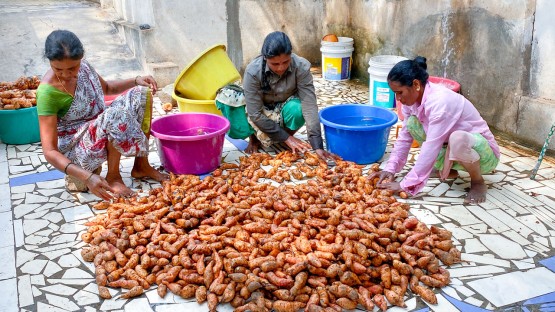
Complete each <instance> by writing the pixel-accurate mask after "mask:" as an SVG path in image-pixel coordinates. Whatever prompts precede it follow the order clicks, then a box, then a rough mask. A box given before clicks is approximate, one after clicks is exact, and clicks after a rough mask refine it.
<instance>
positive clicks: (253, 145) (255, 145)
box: [245, 134, 260, 154]
mask: <svg viewBox="0 0 555 312" xmlns="http://www.w3.org/2000/svg"><path fill="white" fill-rule="evenodd" d="M259 148H260V140H258V138H257V137H256V135H254V134H251V136H250V137H249V145H247V148H246V149H245V153H247V154H253V153H257V152H258V149H259Z"/></svg>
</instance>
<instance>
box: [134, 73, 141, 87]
mask: <svg viewBox="0 0 555 312" xmlns="http://www.w3.org/2000/svg"><path fill="white" fill-rule="evenodd" d="M139 77H141V75H137V77H135V86H138V84H137V78H139Z"/></svg>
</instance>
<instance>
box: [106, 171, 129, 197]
mask: <svg viewBox="0 0 555 312" xmlns="http://www.w3.org/2000/svg"><path fill="white" fill-rule="evenodd" d="M106 181H107V182H108V184H110V187H112V189H113V190H114V195H115V196H123V197H129V196H132V195H133V194H134V192H133V191H132V190H131V189H130V188H128V187H127V185H125V183H123V179H122V178H121V176H120V175H106Z"/></svg>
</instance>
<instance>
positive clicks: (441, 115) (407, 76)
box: [370, 56, 499, 204]
mask: <svg viewBox="0 0 555 312" xmlns="http://www.w3.org/2000/svg"><path fill="white" fill-rule="evenodd" d="M426 68H427V65H426V58H424V57H421V56H418V57H416V58H415V59H414V60H405V61H401V62H399V63H398V64H397V65H395V66H394V67H393V68H392V69H391V71H390V72H389V75H388V76H387V80H388V83H389V87H390V88H391V90H393V92H395V96H396V98H397V99H398V100H399V101H400V102H401V103H403V114H404V116H408V117H407V118H405V120H404V123H403V128H402V129H401V131H400V132H399V136H398V138H397V141H396V142H395V146H394V148H393V151H392V152H391V156H390V158H389V160H388V162H387V164H386V166H385V168H384V170H383V171H380V172H376V173H374V174H372V175H371V176H370V178H373V177H376V176H378V177H379V182H378V187H380V188H386V189H390V190H393V191H396V192H398V191H405V192H407V193H409V194H410V195H416V194H417V193H418V192H420V191H421V190H422V189H423V188H424V186H425V185H426V182H427V181H428V178H429V177H430V175H431V174H432V172H433V171H437V173H438V174H439V177H440V178H441V179H442V180H443V179H446V178H448V177H454V176H456V175H457V172H456V170H465V171H467V172H468V173H469V174H470V190H469V192H468V194H467V196H466V198H465V203H473V204H474V203H481V202H484V201H485V200H486V193H487V186H486V184H485V183H484V178H483V177H482V174H483V173H487V172H491V171H492V170H493V169H495V167H496V166H497V163H498V162H499V146H498V145H497V142H496V141H495V138H494V137H493V134H492V133H491V131H490V129H489V127H488V125H487V123H486V122H485V121H484V119H482V117H481V116H480V113H479V112H478V111H477V110H476V108H475V107H474V105H472V103H470V101H468V100H467V99H466V98H465V97H464V96H462V95H460V94H458V93H455V92H453V91H451V90H449V89H448V88H446V87H444V86H442V85H439V84H435V83H431V82H429V81H428V73H427V72H426ZM413 140H416V141H418V142H419V143H420V146H421V150H420V155H419V157H418V160H417V161H416V162H415V164H414V167H413V168H412V169H411V170H410V171H409V173H407V175H406V176H405V177H404V178H403V179H402V180H401V182H393V181H394V176H395V174H396V173H398V172H400V171H401V169H402V168H403V166H404V165H405V163H406V161H407V156H408V154H409V151H410V148H411V144H412V141H413Z"/></svg>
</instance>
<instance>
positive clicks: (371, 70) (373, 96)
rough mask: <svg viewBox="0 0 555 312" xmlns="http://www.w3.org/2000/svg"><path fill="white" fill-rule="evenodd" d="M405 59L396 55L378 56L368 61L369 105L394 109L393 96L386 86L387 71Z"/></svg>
mask: <svg viewBox="0 0 555 312" xmlns="http://www.w3.org/2000/svg"><path fill="white" fill-rule="evenodd" d="M403 60H407V58H406V57H403V56H397V55H378V56H374V57H372V58H370V61H368V74H370V90H369V93H370V94H369V95H370V101H369V104H370V105H374V106H379V107H385V108H394V107H395V94H394V93H393V91H392V90H391V88H390V87H389V85H388V84H387V75H388V74H389V71H391V69H392V68H393V66H395V64H397V63H399V62H400V61H403Z"/></svg>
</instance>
